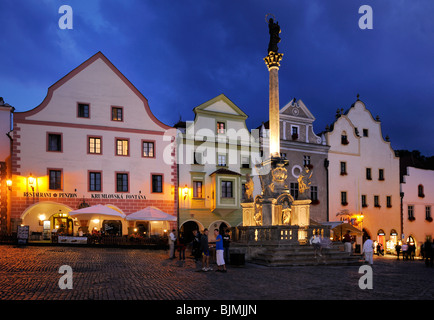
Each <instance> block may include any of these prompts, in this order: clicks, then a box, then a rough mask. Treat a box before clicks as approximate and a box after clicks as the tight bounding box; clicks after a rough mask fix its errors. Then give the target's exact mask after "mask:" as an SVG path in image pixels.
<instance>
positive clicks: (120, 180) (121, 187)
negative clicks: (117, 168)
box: [116, 173, 128, 192]
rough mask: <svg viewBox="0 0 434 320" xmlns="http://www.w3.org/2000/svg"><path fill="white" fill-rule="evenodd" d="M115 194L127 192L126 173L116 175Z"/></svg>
mask: <svg viewBox="0 0 434 320" xmlns="http://www.w3.org/2000/svg"><path fill="white" fill-rule="evenodd" d="M116 192H128V173H116Z"/></svg>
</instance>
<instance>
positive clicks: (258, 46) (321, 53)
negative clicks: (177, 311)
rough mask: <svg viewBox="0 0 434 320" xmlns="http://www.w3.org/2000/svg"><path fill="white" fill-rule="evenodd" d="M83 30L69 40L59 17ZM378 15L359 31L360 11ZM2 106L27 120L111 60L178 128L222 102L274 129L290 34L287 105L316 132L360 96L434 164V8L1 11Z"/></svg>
mask: <svg viewBox="0 0 434 320" xmlns="http://www.w3.org/2000/svg"><path fill="white" fill-rule="evenodd" d="M64 4H67V5H70V6H71V7H72V9H73V29H72V30H61V29H60V28H59V27H58V20H59V18H60V17H61V16H62V14H59V13H58V10H59V7H60V6H61V5H64ZM362 5H370V6H371V7H372V9H373V29H372V30H361V29H360V28H359V25H358V21H359V18H360V17H361V16H362V14H359V13H358V11H359V7H360V6H362ZM0 12H1V28H0V45H1V50H0V96H2V97H4V100H5V102H7V103H9V104H11V105H13V106H14V107H15V108H16V110H17V111H26V110H30V109H33V108H34V107H36V106H37V105H39V104H40V103H41V102H42V100H43V99H44V97H45V95H46V93H47V89H48V87H49V86H51V85H52V84H53V83H55V82H56V81H57V80H59V79H60V78H62V77H63V76H64V75H66V74H67V73H68V72H70V71H71V70H72V69H74V68H75V67H77V66H78V65H79V64H81V63H82V62H83V61H85V60H86V59H88V58H89V57H91V56H92V55H94V54H95V53H96V52H98V51H101V52H102V53H103V54H104V55H106V56H107V58H108V59H109V60H110V61H111V62H112V63H113V64H114V65H115V66H116V67H117V68H118V69H119V70H120V71H121V72H122V73H123V74H124V75H125V76H126V77H127V78H128V79H129V80H130V81H131V82H132V83H133V84H134V85H135V86H136V87H137V88H138V89H139V90H140V91H141V92H142V93H143V95H144V96H145V97H146V98H147V99H148V101H149V105H150V107H151V110H152V112H153V113H154V114H155V116H156V117H157V118H158V119H160V120H161V121H163V122H164V123H166V124H168V125H173V124H175V123H176V122H177V121H178V120H179V118H180V117H182V119H183V120H192V119H193V117H194V114H193V112H192V109H193V108H194V107H196V106H198V105H200V104H201V103H203V102H205V101H207V100H209V99H212V98H214V97H215V96H217V95H219V94H220V93H224V94H225V95H226V96H228V98H229V99H231V100H232V101H233V102H234V103H235V104H236V105H237V106H238V107H240V108H241V109H242V110H243V111H244V112H246V113H247V114H248V115H249V119H248V120H247V124H248V127H249V128H254V127H257V126H258V125H260V123H261V122H262V121H267V120H268V71H267V68H266V66H265V64H264V62H263V58H264V57H265V55H266V54H267V46H268V40H269V35H268V27H267V24H266V22H265V15H266V14H267V13H273V14H274V15H275V16H276V19H277V20H278V22H279V24H280V26H281V28H282V33H281V34H280V36H281V38H282V41H281V43H280V44H279V51H280V52H283V53H284V57H283V60H282V63H281V68H280V70H279V85H280V104H281V107H283V106H284V105H285V104H286V103H287V102H289V101H290V100H291V99H292V98H294V97H295V98H297V99H302V100H303V102H304V103H305V104H306V106H307V107H308V108H309V109H310V111H311V112H312V114H313V115H314V116H315V117H316V121H315V122H314V130H315V132H317V133H318V132H321V131H323V130H324V128H325V126H326V125H327V124H330V123H332V122H333V120H334V116H335V112H336V109H338V108H339V109H340V108H344V109H345V110H347V109H348V108H349V107H350V106H351V104H352V103H353V102H354V101H355V100H356V95H357V94H358V93H359V94H360V99H361V100H362V101H363V102H364V103H365V104H366V105H367V107H368V109H369V110H370V111H371V113H372V115H373V116H374V117H375V116H377V115H379V116H380V119H381V121H382V129H383V136H386V135H389V136H390V139H391V143H392V147H393V148H394V149H409V150H414V149H416V150H420V151H421V152H422V154H424V155H426V156H430V155H434V152H433V150H434V129H433V128H434V126H433V123H434V111H433V104H434V19H433V15H434V1H432V0H381V1H379V0H377V1H368V0H327V1H324V0H297V1H295V0H282V1H273V0H270V1H265V0H261V1H258V0H213V1H211V0H195V1H192V0H176V1H175V0H158V1H144V0H122V1H120V0H119V1H114V0H104V1H103V0H87V1H82V0H70V1H57V0H39V1H33V0H32V1H30V0H26V1H25V0H1V2H0Z"/></svg>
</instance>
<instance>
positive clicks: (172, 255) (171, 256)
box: [169, 229, 176, 259]
mask: <svg viewBox="0 0 434 320" xmlns="http://www.w3.org/2000/svg"><path fill="white" fill-rule="evenodd" d="M175 242H176V236H175V229H172V231H171V232H170V234H169V259H174V258H175Z"/></svg>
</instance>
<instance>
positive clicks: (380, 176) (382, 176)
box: [378, 169, 384, 181]
mask: <svg viewBox="0 0 434 320" xmlns="http://www.w3.org/2000/svg"><path fill="white" fill-rule="evenodd" d="M378 180H381V181H382V180H384V169H378Z"/></svg>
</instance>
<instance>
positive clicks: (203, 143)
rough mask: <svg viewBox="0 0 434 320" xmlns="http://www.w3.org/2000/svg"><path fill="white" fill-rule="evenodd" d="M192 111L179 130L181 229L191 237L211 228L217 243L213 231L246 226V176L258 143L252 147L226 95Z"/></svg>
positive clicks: (243, 117)
mask: <svg viewBox="0 0 434 320" xmlns="http://www.w3.org/2000/svg"><path fill="white" fill-rule="evenodd" d="M193 111H194V114H195V118H194V121H187V122H186V123H184V124H183V125H182V126H179V127H178V129H179V136H178V154H177V159H178V167H179V190H180V191H179V199H180V200H179V225H180V228H181V231H183V232H184V233H185V236H186V237H187V238H189V237H191V232H192V230H194V229H198V230H200V231H202V230H203V229H205V228H207V229H209V230H210V233H209V239H210V241H213V239H214V234H213V232H212V231H213V230H214V229H220V230H224V229H225V228H228V227H236V226H238V225H240V224H241V223H242V219H243V214H242V208H241V203H242V201H243V196H244V188H245V184H246V180H247V174H249V175H251V174H252V167H253V164H252V163H253V161H255V159H252V157H253V158H254V155H255V154H256V155H259V153H258V152H259V144H258V145H257V146H256V148H255V146H254V145H252V143H251V142H252V141H251V134H250V132H249V130H248V129H247V127H246V123H245V121H246V119H247V115H246V114H245V113H244V112H243V111H242V110H241V109H240V108H238V107H237V106H236V105H235V104H234V103H233V102H232V101H231V100H229V98H227V97H226V96H225V95H224V94H221V95H219V96H217V97H215V98H213V99H211V100H209V101H207V102H205V103H203V104H201V105H199V106H197V107H196V108H194V109H193ZM175 127H177V125H175ZM258 162H259V161H258ZM255 181H256V183H255V187H256V188H257V189H258V190H259V189H260V186H259V179H257V180H255ZM257 193H259V191H257V192H256V194H257Z"/></svg>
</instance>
